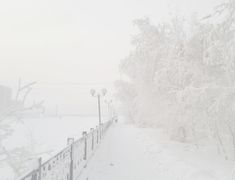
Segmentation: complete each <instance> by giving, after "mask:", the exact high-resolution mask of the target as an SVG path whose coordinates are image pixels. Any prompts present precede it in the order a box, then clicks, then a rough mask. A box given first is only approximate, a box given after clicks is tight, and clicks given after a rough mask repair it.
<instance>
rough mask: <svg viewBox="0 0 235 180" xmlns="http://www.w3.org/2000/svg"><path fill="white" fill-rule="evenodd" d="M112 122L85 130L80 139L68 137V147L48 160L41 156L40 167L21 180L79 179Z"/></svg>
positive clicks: (20, 179)
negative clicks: (43, 160) (88, 130)
mask: <svg viewBox="0 0 235 180" xmlns="http://www.w3.org/2000/svg"><path fill="white" fill-rule="evenodd" d="M111 124H112V120H110V121H107V122H105V123H103V124H101V125H99V126H96V128H91V129H90V132H88V133H87V132H85V131H84V132H83V134H82V135H83V136H82V138H80V139H78V140H74V139H73V138H68V139H67V147H66V148H64V149H63V150H62V151H60V152H59V153H58V154H56V155H55V156H53V157H52V158H50V159H49V160H47V161H46V162H43V163H42V159H41V158H39V160H38V167H37V168H36V169H34V170H32V171H31V172H29V173H28V174H27V175H25V176H23V177H21V178H19V180H77V179H78V177H79V175H80V174H81V172H82V170H83V169H84V167H86V165H87V162H88V160H89V158H90V157H91V156H92V154H93V153H94V150H95V149H96V147H97V145H98V144H99V143H100V140H101V138H102V137H103V135H104V134H105V132H106V131H107V129H108V128H109V127H110V125H111Z"/></svg>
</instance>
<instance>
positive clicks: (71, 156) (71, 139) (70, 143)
mask: <svg viewBox="0 0 235 180" xmlns="http://www.w3.org/2000/svg"><path fill="white" fill-rule="evenodd" d="M73 143H74V138H68V139H67V145H70V148H71V149H70V168H69V174H70V176H69V177H70V180H73Z"/></svg>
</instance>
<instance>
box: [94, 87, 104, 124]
mask: <svg viewBox="0 0 235 180" xmlns="http://www.w3.org/2000/svg"><path fill="white" fill-rule="evenodd" d="M90 93H91V95H92V96H93V97H97V100H98V113H99V125H101V123H102V121H101V104H100V98H101V97H102V96H105V95H106V94H107V90H106V89H102V90H101V92H96V90H95V89H91V91H90Z"/></svg>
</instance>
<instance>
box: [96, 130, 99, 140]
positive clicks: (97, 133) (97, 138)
mask: <svg viewBox="0 0 235 180" xmlns="http://www.w3.org/2000/svg"><path fill="white" fill-rule="evenodd" d="M96 129H97V132H96V144H98V143H99V127H98V126H96Z"/></svg>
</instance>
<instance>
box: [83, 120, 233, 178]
mask: <svg viewBox="0 0 235 180" xmlns="http://www.w3.org/2000/svg"><path fill="white" fill-rule="evenodd" d="M234 167H235V162H232V161H225V160H223V159H222V158H219V157H218V156H217V155H216V154H213V153H211V152H209V151H208V150H206V149H196V147H195V146H194V145H188V144H183V143H177V142H173V141H170V140H168V139H167V138H166V137H164V136H163V133H162V132H161V131H160V130H156V129H146V128H145V129H143V128H137V127H134V126H131V125H124V124H117V125H116V126H115V127H114V128H113V129H111V130H110V131H109V132H108V133H107V134H106V136H105V138H104V140H103V142H102V144H101V146H100V148H99V149H98V151H97V152H96V154H95V156H94V157H93V159H92V160H91V162H90V164H89V165H88V167H87V168H86V170H85V171H84V173H83V174H82V176H81V177H80V178H79V180H87V179H88V180H95V179H99V180H110V179H112V180H144V179H146V180H156V179H159V180H233V170H234ZM234 179H235V178H234Z"/></svg>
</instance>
